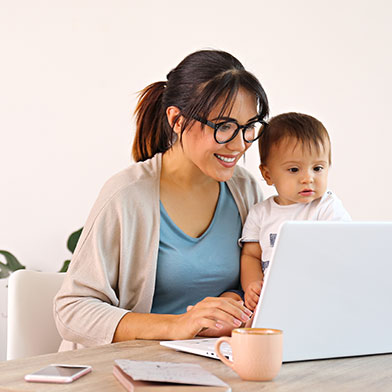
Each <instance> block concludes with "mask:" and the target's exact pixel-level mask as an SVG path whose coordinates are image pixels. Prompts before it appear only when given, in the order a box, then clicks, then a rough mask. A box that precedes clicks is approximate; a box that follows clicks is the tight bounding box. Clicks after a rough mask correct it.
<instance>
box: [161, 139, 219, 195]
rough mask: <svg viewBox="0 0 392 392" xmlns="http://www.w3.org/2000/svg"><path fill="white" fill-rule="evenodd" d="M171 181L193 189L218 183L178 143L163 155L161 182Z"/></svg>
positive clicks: (184, 187)
mask: <svg viewBox="0 0 392 392" xmlns="http://www.w3.org/2000/svg"><path fill="white" fill-rule="evenodd" d="M162 181H164V182H169V183H172V184H175V185H177V186H179V187H181V188H183V189H184V190H185V189H192V188H195V187H198V188H199V187H200V186H203V187H204V186H209V185H213V184H216V182H217V181H216V180H214V179H212V178H211V177H209V176H207V175H206V174H204V173H203V172H202V171H201V170H200V169H199V168H198V167H197V166H196V165H195V164H194V163H193V162H192V161H190V160H189V159H188V158H187V157H186V156H185V155H184V152H183V149H182V147H181V146H180V145H179V143H176V144H175V145H174V146H173V147H172V148H171V149H170V150H168V151H166V152H165V153H164V154H163V156H162V171H161V182H162Z"/></svg>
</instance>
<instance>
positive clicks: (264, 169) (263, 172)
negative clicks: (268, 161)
mask: <svg viewBox="0 0 392 392" xmlns="http://www.w3.org/2000/svg"><path fill="white" fill-rule="evenodd" d="M259 169H260V173H261V175H262V176H263V178H264V180H265V182H266V183H267V184H268V185H274V183H273V182H272V180H271V175H270V172H269V170H268V167H267V166H265V165H260V166H259Z"/></svg>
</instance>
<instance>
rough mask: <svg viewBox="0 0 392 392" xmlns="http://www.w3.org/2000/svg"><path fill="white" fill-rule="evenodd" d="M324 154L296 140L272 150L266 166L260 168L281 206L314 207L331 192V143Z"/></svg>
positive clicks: (286, 140)
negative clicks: (328, 186)
mask: <svg viewBox="0 0 392 392" xmlns="http://www.w3.org/2000/svg"><path fill="white" fill-rule="evenodd" d="M325 145H326V148H324V147H323V146H322V145H320V151H319V152H317V149H316V148H315V147H314V146H311V148H309V146H308V145H306V144H305V145H304V144H303V143H302V142H299V141H297V139H295V138H286V139H283V140H282V141H281V142H279V143H278V144H277V145H274V146H272V148H271V151H270V153H269V158H268V162H267V165H266V166H260V170H261V173H262V175H263V177H264V178H265V180H266V181H267V184H268V185H274V186H275V188H276V190H277V192H278V196H277V197H276V198H275V201H276V202H277V203H278V204H281V205H288V204H294V203H310V202H311V201H313V200H315V199H318V198H319V197H321V196H322V195H323V194H324V193H325V191H326V190H327V181H328V169H329V148H330V147H329V143H328V142H325Z"/></svg>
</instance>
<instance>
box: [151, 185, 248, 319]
mask: <svg viewBox="0 0 392 392" xmlns="http://www.w3.org/2000/svg"><path fill="white" fill-rule="evenodd" d="M160 214H161V224H160V240H159V251H158V264H157V272H156V283H155V292H154V297H153V304H152V309H151V313H161V314H180V313H184V312H186V308H187V306H188V305H194V304H196V303H197V302H199V301H201V300H202V299H203V298H205V297H217V296H219V295H220V294H221V293H222V292H224V291H226V290H230V289H237V288H238V287H239V276H240V248H239V246H238V244H237V240H238V238H240V235H241V229H242V224H241V218H240V214H239V212H238V208H237V205H236V204H235V201H234V199H233V196H232V195H231V193H230V190H229V188H228V186H227V185H226V183H220V192H219V198H218V203H217V206H216V208H215V213H214V217H213V219H212V221H211V223H210V225H209V227H208V229H207V230H206V231H205V232H204V233H203V234H202V235H201V236H200V237H198V238H194V237H190V236H189V235H187V234H185V233H184V232H183V231H182V230H181V229H180V228H179V227H178V226H177V225H176V224H175V223H174V222H173V221H172V220H171V218H170V217H169V215H168V214H167V212H166V210H165V208H164V206H163V204H162V203H161V202H160Z"/></svg>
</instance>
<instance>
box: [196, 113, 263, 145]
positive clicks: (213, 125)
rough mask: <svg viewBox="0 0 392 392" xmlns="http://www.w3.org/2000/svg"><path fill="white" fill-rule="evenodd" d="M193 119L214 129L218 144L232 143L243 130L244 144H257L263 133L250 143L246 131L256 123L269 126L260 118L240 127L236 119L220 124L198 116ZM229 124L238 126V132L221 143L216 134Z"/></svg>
mask: <svg viewBox="0 0 392 392" xmlns="http://www.w3.org/2000/svg"><path fill="white" fill-rule="evenodd" d="M193 119H194V120H196V121H199V122H200V123H202V124H204V125H207V126H209V127H210V128H212V129H213V130H214V139H215V141H216V142H217V143H218V144H226V143H229V142H231V141H232V140H234V139H235V138H236V137H237V135H238V132H239V131H240V130H241V129H242V139H243V140H244V142H245V143H249V144H250V143H253V142H255V141H256V140H257V139H259V138H260V136H261V134H262V132H260V133H259V134H258V135H257V137H256V138H255V139H253V140H252V141H251V142H250V141H248V140H246V139H245V131H246V129H247V128H249V127H250V126H251V125H252V124H254V123H256V122H259V123H261V124H262V125H263V128H264V127H265V126H266V125H267V122H266V121H264V120H262V119H261V118H260V117H258V118H256V119H255V120H253V121H251V122H249V123H247V124H245V125H240V124H238V122H237V120H235V119H232V120H226V121H222V122H219V123H213V122H212V121H209V120H206V119H205V118H202V117H200V116H197V115H195V116H193ZM227 122H231V123H234V124H236V125H237V130H236V131H235V132H234V133H233V135H232V137H231V138H230V139H228V140H226V141H224V142H220V141H218V140H217V138H216V134H217V132H218V128H219V127H220V126H221V125H223V124H225V123H227Z"/></svg>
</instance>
